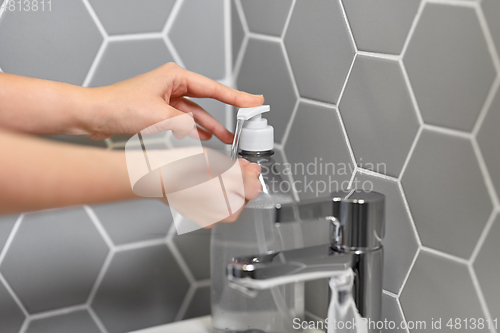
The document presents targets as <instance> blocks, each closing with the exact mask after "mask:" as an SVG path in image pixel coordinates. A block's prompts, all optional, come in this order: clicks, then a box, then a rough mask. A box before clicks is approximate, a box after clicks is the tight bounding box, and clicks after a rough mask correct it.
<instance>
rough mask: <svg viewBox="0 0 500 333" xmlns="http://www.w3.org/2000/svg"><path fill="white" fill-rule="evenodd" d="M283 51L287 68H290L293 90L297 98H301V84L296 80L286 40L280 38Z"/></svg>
mask: <svg viewBox="0 0 500 333" xmlns="http://www.w3.org/2000/svg"><path fill="white" fill-rule="evenodd" d="M279 43H280V46H281V52H283V59H284V60H285V65H286V69H287V70H288V75H290V81H291V82H292V87H293V91H294V92H295V98H300V92H299V86H298V84H297V81H295V75H294V74H293V68H292V63H291V62H290V58H289V57H288V52H287V51H286V46H285V42H284V41H283V40H281V39H280V42H279Z"/></svg>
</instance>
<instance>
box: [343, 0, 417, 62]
mask: <svg viewBox="0 0 500 333" xmlns="http://www.w3.org/2000/svg"><path fill="white" fill-rule="evenodd" d="M343 3H344V8H345V11H346V14H347V18H348V21H349V24H350V26H351V29H352V33H353V35H354V40H355V41H356V46H357V47H358V50H360V51H370V52H380V53H390V54H400V53H401V50H402V49H403V45H404V43H405V41H406V38H407V37H408V33H409V31H410V27H411V25H412V22H413V20H414V18H415V15H416V14H417V10H418V7H419V5H420V0H403V1H401V0H382V1H370V0H362V1H348V0H347V1H343Z"/></svg>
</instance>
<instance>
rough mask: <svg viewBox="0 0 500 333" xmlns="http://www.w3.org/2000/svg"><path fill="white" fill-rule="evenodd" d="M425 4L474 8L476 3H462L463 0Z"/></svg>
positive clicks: (430, 1) (442, 0) (436, 0)
mask: <svg viewBox="0 0 500 333" xmlns="http://www.w3.org/2000/svg"><path fill="white" fill-rule="evenodd" d="M426 1H427V3H431V4H440V5H451V6H458V7H474V6H475V4H476V2H475V1H474V0H472V1H464V0H426Z"/></svg>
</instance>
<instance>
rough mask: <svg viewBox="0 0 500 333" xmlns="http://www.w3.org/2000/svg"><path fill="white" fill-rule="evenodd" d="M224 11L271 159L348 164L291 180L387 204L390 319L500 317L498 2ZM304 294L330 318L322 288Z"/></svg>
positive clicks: (240, 79)
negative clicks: (265, 108) (258, 105)
mask: <svg viewBox="0 0 500 333" xmlns="http://www.w3.org/2000/svg"><path fill="white" fill-rule="evenodd" d="M232 15H233V16H232V23H233V30H232V32H233V36H232V38H233V46H234V47H235V48H234V49H233V55H234V64H233V66H234V73H235V77H236V84H237V87H238V88H240V89H243V90H247V91H250V92H253V93H263V94H264V95H265V97H266V101H267V102H268V103H269V104H271V106H272V111H271V112H270V113H269V116H268V119H269V121H270V123H271V124H272V125H274V126H275V130H276V135H277V137H276V141H277V150H278V152H280V153H281V154H283V158H284V159H285V160H286V161H288V162H289V163H291V164H292V166H293V165H294V164H296V163H300V162H303V163H316V165H318V162H315V159H316V161H319V163H321V161H322V163H334V165H340V164H344V165H348V166H349V168H347V171H344V172H339V171H338V170H337V172H336V173H335V174H334V173H333V172H331V171H330V172H329V173H328V174H325V173H322V174H319V172H316V174H308V175H304V174H302V173H300V174H294V179H295V180H297V179H298V180H302V181H304V177H305V176H307V177H308V180H311V181H313V185H316V184H318V185H320V184H321V186H322V184H327V185H328V184H329V183H333V184H334V185H335V184H341V183H342V182H344V181H347V182H349V181H351V182H354V181H357V184H364V183H365V182H367V184H373V187H374V189H375V190H377V191H380V192H382V193H384V194H385V195H386V197H387V230H386V237H385V241H384V244H385V250H386V256H385V270H384V283H383V287H384V297H383V313H384V315H385V317H387V318H388V319H389V320H394V321H396V323H397V324H399V323H400V322H401V321H402V320H403V319H406V320H408V321H416V320H421V321H426V322H427V329H424V330H420V331H431V319H432V318H434V319H435V320H436V319H438V318H442V320H443V324H442V329H441V331H451V330H450V328H449V327H446V322H447V320H448V318H459V320H462V322H461V328H460V329H458V325H456V326H454V328H455V329H454V330H453V331H454V332H456V331H463V332H468V331H471V327H470V325H469V327H468V328H466V327H465V323H464V321H463V320H464V319H469V318H475V319H479V318H483V319H484V320H487V319H490V320H491V319H494V318H499V317H500V288H499V287H498V276H499V275H500V259H499V258H500V256H499V254H500V245H499V244H500V243H499V242H498V238H499V237H500V215H499V210H500V203H499V194H500V132H499V131H498V127H499V126H500V90H499V85H500V77H499V71H500V60H499V52H500V24H499V22H500V1H498V0H482V1H474V0H471V1H454V0H449V1H447V0H422V1H420V0H377V1H374V0H355V1H351V0H343V1H339V0H314V1H306V0H295V1H294V0H274V1H265V0H253V1H246V0H235V2H234V6H233V7H232ZM313 173H314V172H313ZM317 189H319V188H317ZM305 190H306V188H305V187H304V186H302V187H300V185H299V188H298V191H300V192H301V193H298V196H299V197H300V198H307V197H311V196H315V195H316V193H312V192H311V191H310V190H308V191H305ZM323 193H326V192H320V193H319V195H323ZM306 290H307V291H308V292H309V294H308V295H307V308H308V309H309V314H310V315H311V316H313V317H314V316H316V317H317V316H319V317H324V316H325V306H324V304H325V303H326V300H325V297H326V296H325V295H326V285H325V284H324V282H319V283H314V284H311V285H309V286H307V289H306ZM470 323H471V320H469V321H468V324H470ZM385 331H391V330H385ZM394 331H397V332H406V330H405V329H399V330H394ZM410 331H415V332H416V331H418V330H410ZM474 331H475V330H474ZM486 331H488V330H486ZM490 331H491V332H494V331H495V330H494V329H491V330H490Z"/></svg>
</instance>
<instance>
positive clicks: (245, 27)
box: [234, 0, 250, 35]
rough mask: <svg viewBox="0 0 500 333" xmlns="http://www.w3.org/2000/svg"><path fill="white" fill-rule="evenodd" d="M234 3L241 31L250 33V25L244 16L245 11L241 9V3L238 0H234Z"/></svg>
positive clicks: (246, 33)
mask: <svg viewBox="0 0 500 333" xmlns="http://www.w3.org/2000/svg"><path fill="white" fill-rule="evenodd" d="M234 5H235V6H236V11H237V12H238V14H239V15H240V21H241V26H242V27H243V31H244V32H245V35H248V34H249V33H250V27H249V26H248V22H247V17H246V16H245V12H244V11H243V6H242V5H241V2H240V0H234Z"/></svg>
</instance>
